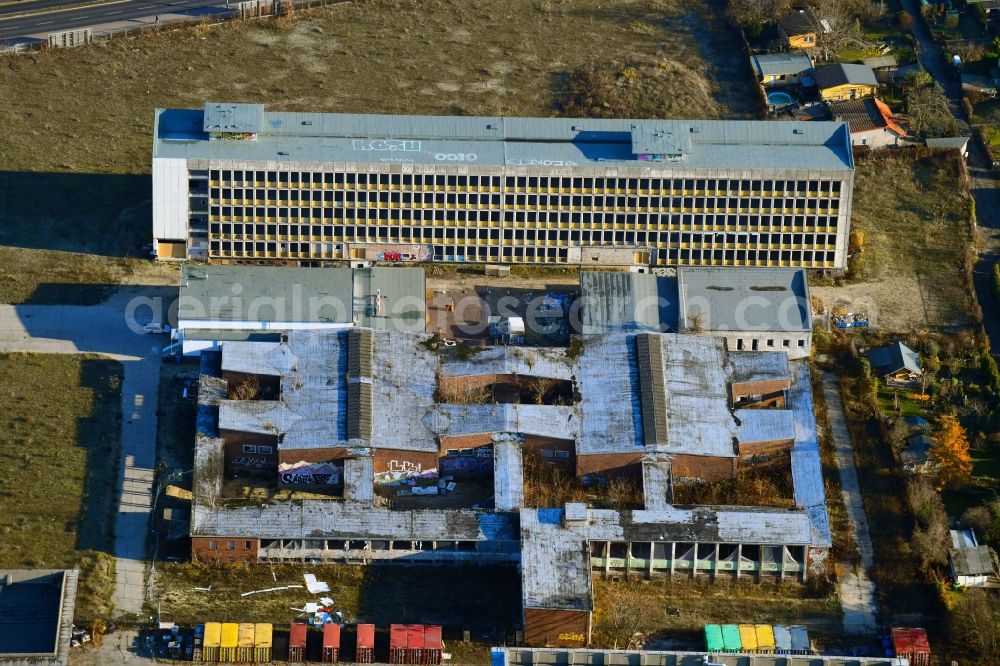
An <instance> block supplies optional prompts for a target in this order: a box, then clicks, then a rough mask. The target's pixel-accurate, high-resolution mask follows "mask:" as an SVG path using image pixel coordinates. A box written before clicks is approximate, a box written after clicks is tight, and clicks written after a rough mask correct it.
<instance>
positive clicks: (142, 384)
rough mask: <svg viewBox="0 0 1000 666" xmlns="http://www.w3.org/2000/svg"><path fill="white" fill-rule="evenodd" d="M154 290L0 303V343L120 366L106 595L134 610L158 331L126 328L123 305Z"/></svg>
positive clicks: (122, 609) (150, 460) (147, 493)
mask: <svg viewBox="0 0 1000 666" xmlns="http://www.w3.org/2000/svg"><path fill="white" fill-rule="evenodd" d="M161 295H166V294H164V290H163V289H141V288H135V289H133V288H123V289H122V290H121V291H120V292H119V293H118V295H116V296H115V297H113V298H111V299H110V300H108V301H106V302H105V303H103V304H101V305H98V306H91V307H82V306H61V305H18V306H12V305H3V306H0V350H3V351H33V352H44V353H52V354H76V353H83V352H86V353H97V354H103V355H106V356H109V357H111V358H114V359H116V360H118V361H120V362H121V363H122V366H123V367H124V371H125V378H124V382H123V383H122V440H121V441H122V459H121V461H119V472H120V479H121V482H120V483H121V498H120V500H119V505H118V515H117V519H116V524H115V557H116V558H117V562H116V566H117V580H116V584H115V592H114V596H113V597H112V601H113V602H114V605H115V608H116V610H117V612H118V613H119V614H126V613H139V612H141V611H142V606H143V601H144V599H145V585H146V569H145V563H144V560H145V559H146V538H147V535H148V533H149V529H148V528H149V512H150V503H151V500H152V495H151V490H152V483H153V466H154V464H155V460H156V407H157V398H158V388H159V377H160V347H161V340H160V337H159V336H155V335H143V334H136V333H134V332H132V331H131V330H129V328H128V327H127V326H126V323H125V311H126V305H127V304H128V302H129V301H130V299H132V298H134V297H142V296H161ZM140 316H141V315H140ZM147 319H148V315H147Z"/></svg>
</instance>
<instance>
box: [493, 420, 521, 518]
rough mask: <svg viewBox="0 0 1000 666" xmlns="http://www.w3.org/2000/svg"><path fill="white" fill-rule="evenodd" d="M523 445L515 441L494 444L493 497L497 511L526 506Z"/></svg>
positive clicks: (502, 441)
mask: <svg viewBox="0 0 1000 666" xmlns="http://www.w3.org/2000/svg"><path fill="white" fill-rule="evenodd" d="M523 462H524V461H523V459H522V457H521V443H520V442H519V441H517V440H515V439H511V438H507V439H499V440H494V442H493V496H494V504H495V505H496V508H497V511H513V510H516V509H520V508H521V507H522V506H524V466H523Z"/></svg>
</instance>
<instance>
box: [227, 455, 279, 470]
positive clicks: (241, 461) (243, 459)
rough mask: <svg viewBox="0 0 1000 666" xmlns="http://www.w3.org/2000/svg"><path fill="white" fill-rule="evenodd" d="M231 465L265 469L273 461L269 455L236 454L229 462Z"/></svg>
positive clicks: (270, 465) (271, 464)
mask: <svg viewBox="0 0 1000 666" xmlns="http://www.w3.org/2000/svg"><path fill="white" fill-rule="evenodd" d="M229 464H230V465H232V466H233V467H248V468H250V469H267V468H268V467H272V466H273V464H274V461H273V459H272V457H271V456H237V457H235V458H233V459H232V461H231V462H230V463H229Z"/></svg>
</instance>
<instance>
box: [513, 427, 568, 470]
mask: <svg viewBox="0 0 1000 666" xmlns="http://www.w3.org/2000/svg"><path fill="white" fill-rule="evenodd" d="M521 450H522V451H524V452H525V453H534V454H536V455H538V457H539V458H541V459H542V460H545V461H546V462H549V463H552V464H553V465H555V466H556V467H558V468H560V469H562V470H563V471H565V472H568V473H570V474H574V473H575V470H576V443H575V442H573V441H572V440H568V439H555V438H552V437H536V436H534V435H525V436H524V441H523V442H522V443H521ZM543 450H544V451H552V452H553V455H552V457H551V458H546V457H544V456H542V451H543ZM555 451H564V452H565V455H566V457H565V458H557V457H556V456H555V453H554V452H555Z"/></svg>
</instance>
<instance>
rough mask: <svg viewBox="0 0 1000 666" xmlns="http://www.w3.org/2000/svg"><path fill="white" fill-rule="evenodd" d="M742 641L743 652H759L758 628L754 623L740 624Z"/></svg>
mask: <svg viewBox="0 0 1000 666" xmlns="http://www.w3.org/2000/svg"><path fill="white" fill-rule="evenodd" d="M740 643H741V644H742V646H743V649H742V652H757V630H756V629H754V626H753V625H752V624H741V625H740Z"/></svg>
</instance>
